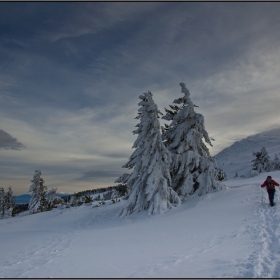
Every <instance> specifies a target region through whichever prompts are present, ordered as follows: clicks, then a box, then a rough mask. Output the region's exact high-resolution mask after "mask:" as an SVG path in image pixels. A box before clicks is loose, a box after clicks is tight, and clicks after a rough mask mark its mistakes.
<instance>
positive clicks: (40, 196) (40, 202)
mask: <svg viewBox="0 0 280 280" xmlns="http://www.w3.org/2000/svg"><path fill="white" fill-rule="evenodd" d="M41 174H42V173H41V170H35V174H34V176H33V180H31V182H32V185H31V186H30V188H29V191H28V192H32V197H31V199H30V202H29V205H28V209H29V210H30V214H33V213H36V212H43V211H45V210H46V207H47V202H46V198H45V195H46V192H47V187H46V186H44V183H45V181H44V179H43V178H41Z"/></svg>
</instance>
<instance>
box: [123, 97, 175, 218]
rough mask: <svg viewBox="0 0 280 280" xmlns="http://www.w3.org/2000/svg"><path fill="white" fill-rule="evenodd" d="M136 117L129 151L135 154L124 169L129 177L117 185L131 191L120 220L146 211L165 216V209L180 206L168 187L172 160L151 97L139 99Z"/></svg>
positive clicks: (157, 111)
mask: <svg viewBox="0 0 280 280" xmlns="http://www.w3.org/2000/svg"><path fill="white" fill-rule="evenodd" d="M139 98H140V99H141V102H139V103H138V105H139V106H141V108H139V110H138V111H139V113H138V116H137V117H136V119H139V120H140V123H139V124H137V125H136V127H137V129H136V130H135V131H133V133H134V134H138V137H137V139H136V141H135V142H134V145H133V147H132V148H135V149H136V150H135V151H134V152H133V154H132V155H131V156H130V158H129V161H128V162H127V163H126V164H125V165H124V166H123V167H124V168H128V169H132V168H134V170H133V172H132V173H131V174H130V175H126V176H124V175H123V176H122V178H123V180H121V179H120V178H121V177H120V178H119V179H118V182H123V183H126V184H127V187H128V189H131V191H130V193H129V197H128V200H127V202H126V204H125V206H124V208H123V209H122V211H121V212H120V215H121V216H125V215H129V214H131V213H132V212H135V211H141V210H148V213H149V215H150V214H156V213H164V212H166V211H167V209H168V208H171V207H172V206H175V205H178V204H180V198H179V197H178V195H177V194H176V192H174V190H173V189H172V188H171V187H170V185H171V178H170V170H169V168H170V164H171V157H170V154H169V152H168V150H167V149H166V147H165V145H164V144H163V142H162V139H161V133H160V123H159V120H158V118H159V114H161V112H160V111H159V110H158V108H157V105H156V104H155V103H154V101H153V98H152V93H151V92H148V93H144V94H143V95H140V96H139Z"/></svg>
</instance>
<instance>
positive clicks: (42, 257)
mask: <svg viewBox="0 0 280 280" xmlns="http://www.w3.org/2000/svg"><path fill="white" fill-rule="evenodd" d="M269 174H271V175H272V177H273V178H274V179H275V180H276V181H278V182H280V172H270V173H269ZM266 176H267V174H265V173H264V174H260V175H259V176H257V177H253V178H249V179H232V180H229V181H226V185H227V186H228V187H229V188H228V189H226V190H223V191H219V192H216V193H212V194H208V195H205V196H202V197H199V198H193V199H191V200H189V201H187V202H185V203H184V204H182V205H181V206H180V207H177V208H174V209H172V210H170V211H169V212H167V213H166V214H165V215H156V216H151V217H148V216H147V212H142V213H137V214H133V215H130V216H128V217H126V218H123V219H120V218H118V217H116V214H117V213H118V211H119V210H120V209H121V208H122V206H123V203H125V201H121V202H119V203H116V204H111V205H108V204H107V205H104V206H101V207H95V208H93V207H92V206H80V207H77V208H70V209H64V210H58V209H55V210H53V211H50V212H45V213H40V214H34V215H27V213H21V216H17V217H14V218H9V219H3V220H0V240H1V242H0V244H1V250H0V277H4V278H27V277H35V278H42V277H43V278H48V277H54V278H62V277H65V278H68V277H71V278H81V277H89V278H95V277H97V278H103V277H106V278H107V277H121V278H124V277H125V278H133V277H135V278H138V277H150V278H151V277H160V278H161V277H168V278H174V277H184V278H185V277H227V278H228V277H234V278H236V277H241V278H242V277H250V278H251V277H260V278H262V277H276V278H277V277H280V242H279V237H280V194H279V190H278V189H277V191H276V206H275V207H270V206H269V205H268V199H267V195H266V193H264V195H265V196H264V198H265V204H264V205H262V204H261V190H260V184H261V183H262V182H263V181H264V179H265V178H266Z"/></svg>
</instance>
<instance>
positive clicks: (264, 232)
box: [235, 185, 280, 278]
mask: <svg viewBox="0 0 280 280" xmlns="http://www.w3.org/2000/svg"><path fill="white" fill-rule="evenodd" d="M256 187H258V188H255V189H256V194H255V198H254V200H255V203H254V205H255V208H256V210H255V213H254V219H253V220H252V222H251V223H250V224H249V227H250V229H249V230H250V231H251V233H252V240H253V242H252V244H253V247H252V253H251V254H250V255H249V256H248V259H247V261H246V262H245V263H244V264H242V265H241V269H240V267H239V271H238V275H237V276H235V277H237V278H279V277H280V242H279V236H280V224H279V223H280V194H279V189H277V190H276V193H275V199H274V200H275V202H276V205H275V206H274V207H270V205H269V204H268V197H267V193H266V191H264V204H263V205H262V203H261V193H260V187H259V185H257V186H256Z"/></svg>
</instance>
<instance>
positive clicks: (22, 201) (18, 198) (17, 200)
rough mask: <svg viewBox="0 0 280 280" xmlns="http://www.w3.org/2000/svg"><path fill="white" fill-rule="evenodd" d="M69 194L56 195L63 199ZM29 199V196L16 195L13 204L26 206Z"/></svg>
mask: <svg viewBox="0 0 280 280" xmlns="http://www.w3.org/2000/svg"><path fill="white" fill-rule="evenodd" d="M68 195H69V194H67V193H57V196H59V197H63V196H68ZM30 198H31V195H30V194H22V195H16V196H15V203H16V204H27V203H29V201H30Z"/></svg>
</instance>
